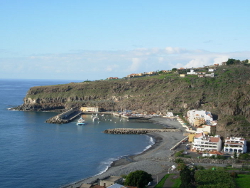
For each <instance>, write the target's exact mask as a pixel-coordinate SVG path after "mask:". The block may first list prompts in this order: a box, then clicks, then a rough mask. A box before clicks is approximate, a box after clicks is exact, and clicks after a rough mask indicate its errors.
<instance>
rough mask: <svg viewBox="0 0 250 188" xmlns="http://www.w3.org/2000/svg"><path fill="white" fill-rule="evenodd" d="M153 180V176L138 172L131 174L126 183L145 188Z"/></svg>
mask: <svg viewBox="0 0 250 188" xmlns="http://www.w3.org/2000/svg"><path fill="white" fill-rule="evenodd" d="M152 180H153V178H152V175H151V174H148V173H147V172H145V171H142V170H137V171H134V172H130V173H129V174H128V175H127V177H126V180H125V182H124V184H125V185H128V186H136V187H138V188H144V187H145V185H147V184H148V183H149V182H151V181H152Z"/></svg>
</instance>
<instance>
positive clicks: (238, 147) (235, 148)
mask: <svg viewBox="0 0 250 188" xmlns="http://www.w3.org/2000/svg"><path fill="white" fill-rule="evenodd" d="M224 152H225V153H234V152H236V153H246V152H247V141H246V139H244V138H241V137H227V138H226V139H225V144H224Z"/></svg>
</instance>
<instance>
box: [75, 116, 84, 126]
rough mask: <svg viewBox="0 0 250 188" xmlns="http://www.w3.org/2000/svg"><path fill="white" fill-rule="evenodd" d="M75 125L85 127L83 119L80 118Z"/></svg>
mask: <svg viewBox="0 0 250 188" xmlns="http://www.w3.org/2000/svg"><path fill="white" fill-rule="evenodd" d="M76 124H77V125H85V119H83V118H82V117H80V118H79V119H78V121H77V123H76Z"/></svg>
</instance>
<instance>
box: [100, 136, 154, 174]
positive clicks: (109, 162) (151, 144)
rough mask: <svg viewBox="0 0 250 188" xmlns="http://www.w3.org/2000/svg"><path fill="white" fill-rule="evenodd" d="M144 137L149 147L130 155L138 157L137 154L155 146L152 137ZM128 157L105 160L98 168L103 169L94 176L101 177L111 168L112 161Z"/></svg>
mask: <svg viewBox="0 0 250 188" xmlns="http://www.w3.org/2000/svg"><path fill="white" fill-rule="evenodd" d="M146 136H147V140H148V141H149V145H148V146H146V148H145V149H144V150H143V151H141V152H137V153H135V154H132V155H139V154H141V153H143V152H145V151H146V150H148V149H149V148H151V147H152V146H153V145H154V144H155V139H154V138H153V137H151V136H148V135H146ZM129 156H130V155H124V156H121V157H118V158H110V159H108V160H106V161H103V162H101V165H100V166H101V167H103V166H104V169H102V170H101V171H100V172H99V173H98V174H96V175H101V174H103V173H104V172H106V171H107V170H108V169H109V168H110V167H111V165H112V163H113V162H114V161H117V160H119V159H121V158H126V157H129Z"/></svg>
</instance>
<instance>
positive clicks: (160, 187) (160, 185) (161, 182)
mask: <svg viewBox="0 0 250 188" xmlns="http://www.w3.org/2000/svg"><path fill="white" fill-rule="evenodd" d="M170 175H171V174H166V175H165V176H164V177H163V178H162V179H161V181H160V182H159V183H158V184H157V185H156V186H155V187H154V188H163V186H164V183H165V181H166V180H167V179H168V177H169V176H170Z"/></svg>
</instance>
